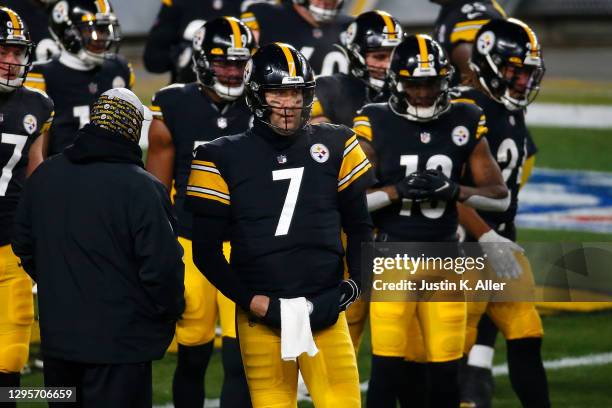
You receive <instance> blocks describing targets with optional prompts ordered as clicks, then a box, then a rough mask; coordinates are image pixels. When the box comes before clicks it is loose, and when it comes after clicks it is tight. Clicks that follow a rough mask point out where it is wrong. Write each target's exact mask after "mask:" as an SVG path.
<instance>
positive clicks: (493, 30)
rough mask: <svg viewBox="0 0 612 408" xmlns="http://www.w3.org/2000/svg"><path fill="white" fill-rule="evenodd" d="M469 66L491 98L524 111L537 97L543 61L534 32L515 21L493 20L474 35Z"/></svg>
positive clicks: (542, 74) (542, 75) (511, 107)
mask: <svg viewBox="0 0 612 408" xmlns="http://www.w3.org/2000/svg"><path fill="white" fill-rule="evenodd" d="M476 38H477V39H476V47H475V49H474V51H473V53H472V58H471V61H470V67H471V68H472V70H473V71H474V72H475V74H476V76H477V78H478V82H479V83H480V85H481V86H482V88H483V89H484V90H485V91H486V93H488V94H489V96H490V97H491V98H493V99H494V100H496V101H497V102H499V103H502V104H504V106H505V107H506V108H507V109H508V110H512V111H514V110H523V109H525V108H526V107H527V106H528V105H529V104H530V103H532V102H533V101H534V100H535V98H536V97H537V95H538V93H539V91H540V83H541V81H542V78H543V77H544V73H545V68H544V60H543V58H542V55H541V49H540V46H539V43H538V40H537V37H536V36H535V33H534V32H533V31H532V30H531V29H530V28H529V27H528V26H527V25H525V24H524V23H523V22H521V21H519V20H516V19H508V20H493V21H491V22H489V23H487V24H485V25H484V26H483V27H482V28H481V29H480V31H479V32H478V34H477V36H476Z"/></svg>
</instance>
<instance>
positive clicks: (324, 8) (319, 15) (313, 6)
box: [293, 0, 344, 23]
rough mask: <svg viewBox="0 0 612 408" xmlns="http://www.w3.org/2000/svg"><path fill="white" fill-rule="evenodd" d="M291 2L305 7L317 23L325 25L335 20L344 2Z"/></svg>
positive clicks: (338, 0)
mask: <svg viewBox="0 0 612 408" xmlns="http://www.w3.org/2000/svg"><path fill="white" fill-rule="evenodd" d="M293 2H294V3H295V4H298V5H300V6H303V7H306V8H307V9H308V11H309V12H310V14H311V15H312V17H313V18H314V19H315V20H316V21H317V22H319V23H325V22H327V21H332V20H333V19H335V18H336V16H337V15H338V12H339V11H340V9H341V8H342V4H343V3H344V0H293Z"/></svg>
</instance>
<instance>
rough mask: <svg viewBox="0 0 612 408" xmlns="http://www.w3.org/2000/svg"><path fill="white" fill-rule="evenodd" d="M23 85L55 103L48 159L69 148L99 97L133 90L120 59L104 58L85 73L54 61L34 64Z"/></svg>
mask: <svg viewBox="0 0 612 408" xmlns="http://www.w3.org/2000/svg"><path fill="white" fill-rule="evenodd" d="M60 58H61V57H60ZM25 83H26V85H28V86H30V87H33V88H37V89H40V90H42V91H45V92H46V93H47V94H48V95H49V97H51V99H53V102H54V103H55V119H54V120H53V124H52V125H51V133H50V137H51V139H50V144H49V155H53V154H57V153H60V152H61V151H62V150H64V148H65V147H66V146H68V145H70V144H72V142H73V141H74V137H75V135H76V131H77V130H79V129H80V128H82V127H83V126H85V125H86V124H88V123H89V114H90V108H91V105H92V104H93V103H94V102H95V101H96V100H97V99H98V97H99V96H100V95H101V94H102V93H104V92H105V91H108V90H109V89H112V88H118V87H123V88H132V87H133V85H134V72H133V70H132V67H131V66H130V64H129V63H128V62H127V61H126V60H125V59H124V58H123V57H121V56H115V57H112V58H108V59H107V60H106V61H105V62H104V63H103V64H102V65H101V66H99V67H96V68H94V69H92V70H88V71H83V70H79V69H74V68H71V67H69V66H67V65H65V64H64V63H63V62H61V61H60V59H59V58H54V59H52V60H49V61H46V62H42V63H36V64H34V65H33V67H32V70H31V71H30V73H28V77H27V78H26V82H25Z"/></svg>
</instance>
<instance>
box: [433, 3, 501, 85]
mask: <svg viewBox="0 0 612 408" xmlns="http://www.w3.org/2000/svg"><path fill="white" fill-rule="evenodd" d="M430 1H431V2H432V3H437V4H439V5H441V6H442V8H441V9H440V13H439V14H438V18H437V19H436V22H435V23H434V35H433V38H434V39H435V40H436V41H438V43H440V45H441V46H442V47H443V48H444V50H445V51H446V54H447V55H448V56H449V58H450V60H451V62H452V64H453V65H454V66H455V68H456V69H457V71H456V73H455V76H454V78H453V84H459V83H461V82H465V81H469V79H470V77H471V75H470V67H469V60H470V55H471V53H472V44H473V43H474V38H475V37H476V33H477V32H478V30H479V29H480V27H482V25H483V24H486V23H488V22H489V21H490V20H499V19H505V18H506V12H505V11H504V9H503V8H502V7H501V6H500V5H499V4H498V3H497V0H479V1H474V0H430Z"/></svg>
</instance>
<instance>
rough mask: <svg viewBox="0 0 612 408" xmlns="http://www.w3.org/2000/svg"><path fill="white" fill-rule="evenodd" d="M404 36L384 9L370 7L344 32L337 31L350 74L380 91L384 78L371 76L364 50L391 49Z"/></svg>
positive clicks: (396, 22) (399, 27)
mask: <svg viewBox="0 0 612 408" xmlns="http://www.w3.org/2000/svg"><path fill="white" fill-rule="evenodd" d="M403 36H404V31H403V29H402V26H401V25H400V24H399V23H398V21H397V20H396V19H395V18H393V16H391V14H389V13H387V12H386V11H380V10H374V11H368V12H365V13H362V14H360V15H359V16H358V17H357V18H356V19H355V21H353V22H352V23H351V24H350V25H349V26H348V28H347V29H346V31H344V32H343V33H342V34H340V43H341V44H342V48H343V49H344V50H345V52H346V54H347V56H348V59H349V64H350V71H351V74H352V75H354V76H356V77H357V78H360V79H362V80H363V81H365V82H366V83H367V84H368V85H369V86H371V87H372V88H374V89H375V90H377V91H380V90H381V89H382V88H383V87H384V85H385V81H384V80H383V79H378V78H373V77H372V76H371V75H370V72H369V69H368V65H367V63H366V53H368V52H372V51H378V50H385V49H387V50H390V51H391V50H393V49H394V48H395V47H396V46H397V45H398V44H399V43H400V42H401V41H402V38H403Z"/></svg>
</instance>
